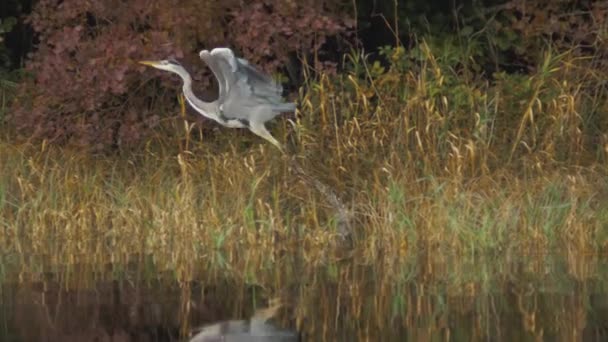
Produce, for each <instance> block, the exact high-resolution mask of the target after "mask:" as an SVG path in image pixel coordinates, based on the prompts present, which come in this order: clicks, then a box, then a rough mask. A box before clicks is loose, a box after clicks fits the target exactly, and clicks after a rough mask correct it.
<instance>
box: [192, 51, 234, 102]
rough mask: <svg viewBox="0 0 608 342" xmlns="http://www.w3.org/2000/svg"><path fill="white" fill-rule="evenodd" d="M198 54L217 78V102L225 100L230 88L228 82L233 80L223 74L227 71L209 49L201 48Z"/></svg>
mask: <svg viewBox="0 0 608 342" xmlns="http://www.w3.org/2000/svg"><path fill="white" fill-rule="evenodd" d="M198 55H199V57H200V58H201V59H202V60H203V61H204V62H205V63H207V66H209V69H211V72H213V75H215V78H216V79H217V83H218V89H219V98H218V102H219V103H222V102H224V101H225V100H226V96H227V95H228V91H229V89H230V82H231V81H234V80H232V79H227V78H226V77H225V76H224V75H226V74H227V73H226V72H225V70H224V69H223V66H222V64H221V63H218V60H217V58H216V57H214V56H212V55H211V53H209V51H207V50H202V51H201V52H200V53H199V54H198ZM228 75H230V74H228Z"/></svg>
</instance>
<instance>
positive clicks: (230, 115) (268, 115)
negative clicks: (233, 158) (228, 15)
mask: <svg viewBox="0 0 608 342" xmlns="http://www.w3.org/2000/svg"><path fill="white" fill-rule="evenodd" d="M199 56H200V58H201V59H202V60H203V61H204V62H205V63H207V65H208V66H209V69H211V72H213V75H214V76H215V78H216V79H217V82H218V85H219V96H218V99H217V100H215V101H212V102H205V101H202V100H201V99H199V98H197V97H196V96H195V95H194V92H193V91H192V77H191V76H190V73H188V71H187V70H186V69H185V68H184V67H183V66H182V65H181V64H180V63H178V62H177V61H175V60H173V59H167V60H160V61H140V62H139V63H141V64H144V65H148V66H152V67H154V68H157V69H160V70H166V71H170V72H172V73H175V74H177V75H179V76H180V77H181V79H182V81H183V87H182V90H183V93H184V97H185V98H186V101H187V102H188V104H189V105H190V106H191V107H192V108H194V110H196V111H197V112H198V113H200V114H201V115H203V116H205V117H207V118H209V119H212V120H215V121H216V122H218V123H219V124H221V125H223V126H225V127H230V128H249V130H250V131H252V132H253V133H255V134H257V135H259V136H260V137H262V138H264V139H266V140H268V141H269V142H271V143H272V144H273V145H275V146H276V147H277V148H279V150H281V151H283V148H282V146H281V144H280V143H279V142H278V141H277V140H276V139H275V138H274V137H273V136H272V135H271V134H270V132H268V130H267V129H266V126H265V125H264V124H265V123H266V122H267V121H270V120H272V119H273V118H274V117H276V116H277V115H279V114H281V113H284V112H293V111H295V109H296V105H295V103H288V102H283V99H282V97H281V93H282V92H283V87H282V86H281V85H280V84H278V83H277V82H275V81H274V80H273V79H272V78H271V77H270V76H269V75H267V74H265V73H263V72H262V71H260V70H259V69H258V68H256V67H255V66H253V65H251V64H250V63H249V62H248V61H247V60H245V59H242V58H237V57H236V56H235V55H234V52H233V51H232V50H230V49H229V48H215V49H213V50H211V52H209V51H207V50H202V51H201V52H200V53H199Z"/></svg>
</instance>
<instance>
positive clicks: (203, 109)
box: [178, 69, 223, 123]
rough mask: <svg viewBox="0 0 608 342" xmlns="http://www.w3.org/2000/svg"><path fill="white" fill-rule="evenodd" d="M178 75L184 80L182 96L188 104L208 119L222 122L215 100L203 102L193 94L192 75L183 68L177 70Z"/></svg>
mask: <svg viewBox="0 0 608 342" xmlns="http://www.w3.org/2000/svg"><path fill="white" fill-rule="evenodd" d="M178 75H179V76H180V77H181V78H182V80H183V81H184V85H183V87H182V89H183V91H184V97H186V101H188V103H189V104H190V106H191V107H192V108H194V109H195V110H196V111H197V112H199V113H200V114H201V115H203V116H205V117H207V118H209V119H213V120H215V121H218V122H220V123H221V122H223V120H222V119H221V118H220V117H219V115H218V113H219V107H218V104H217V102H215V101H213V102H205V101H203V100H201V99H199V98H198V97H196V95H194V92H193V91H192V77H190V74H188V72H187V71H186V70H185V69H182V70H179V72H178Z"/></svg>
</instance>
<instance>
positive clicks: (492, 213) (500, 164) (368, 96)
mask: <svg viewBox="0 0 608 342" xmlns="http://www.w3.org/2000/svg"><path fill="white" fill-rule="evenodd" d="M385 53H386V54H387V56H388V58H389V60H390V61H391V63H390V65H389V66H388V67H383V66H381V65H380V64H377V63H376V64H371V65H370V64H368V63H367V61H366V60H365V58H363V57H360V56H358V55H352V56H349V59H350V62H349V63H350V64H349V65H351V67H350V69H349V70H348V71H347V72H345V73H343V74H341V75H338V76H328V75H321V76H320V77H319V78H317V79H311V78H309V79H308V80H307V84H306V87H305V89H307V90H306V91H305V92H304V91H303V92H302V93H301V99H300V106H299V111H298V113H297V115H296V117H295V118H291V119H290V120H289V121H288V120H282V121H281V122H280V123H278V124H276V125H275V127H274V129H273V131H274V132H275V134H276V135H277V136H278V138H279V140H282V141H285V142H286V143H287V145H288V147H289V150H290V153H291V156H290V157H285V156H282V155H281V154H280V153H279V152H278V151H276V150H274V149H273V148H272V147H271V146H268V145H267V144H265V143H264V142H262V141H260V140H259V139H257V138H255V137H254V136H252V135H250V134H248V133H247V132H245V131H239V130H228V129H222V130H221V131H220V132H219V133H218V134H216V136H214V137H209V136H208V135H204V134H203V133H202V132H201V131H198V132H197V131H196V129H194V127H193V126H191V125H189V124H187V123H186V122H185V121H184V120H183V118H180V117H177V118H176V119H175V120H173V121H167V125H166V127H165V129H167V130H170V131H172V132H174V135H173V136H172V137H169V138H168V137H164V136H163V133H162V132H163V131H162V129H160V130H159V134H158V137H157V138H154V139H151V140H150V141H149V142H148V143H146V144H145V145H143V146H141V148H138V149H135V150H133V151H131V152H120V153H116V154H114V155H94V154H88V153H83V152H82V151H80V150H78V149H74V148H70V147H56V146H52V145H49V144H47V143H43V144H26V143H23V144H14V143H11V142H10V139H9V138H6V139H4V140H3V141H2V142H1V143H0V160H1V164H0V212H1V229H2V231H3V232H2V234H0V246H1V248H2V250H3V252H4V253H7V254H14V255H19V256H21V257H22V258H24V259H23V261H24V262H26V263H27V261H26V260H25V259H26V258H27V256H28V255H43V256H48V257H49V260H50V261H49V262H51V263H52V262H56V263H58V264H61V263H65V262H68V263H70V262H74V263H75V262H77V261H78V262H83V261H85V262H86V261H89V262H91V263H95V262H101V263H103V262H108V261H109V262H119V261H121V260H123V259H122V258H129V257H128V256H129V255H153V258H154V260H155V262H161V263H162V264H163V265H166V268H167V269H171V270H173V272H175V274H176V275H177V276H178V277H186V278H187V277H188V274H190V273H191V272H192V267H194V266H193V264H192V262H191V260H195V259H196V260H199V259H200V258H204V259H207V260H211V261H210V262H214V263H218V264H221V265H229V264H230V263H231V258H234V257H236V256H235V255H236V254H238V251H243V250H259V251H260V252H262V253H264V255H265V256H266V257H268V258H269V259H268V260H272V258H273V256H274V255H277V254H280V253H282V252H284V251H287V250H293V249H295V248H298V249H301V250H302V251H304V253H305V259H306V260H307V262H313V263H323V262H324V261H326V260H328V258H332V257H336V256H339V255H341V253H342V252H341V251H340V249H339V248H337V247H339V244H338V242H337V240H336V238H335V237H336V234H337V231H336V222H335V213H334V212H333V211H334V210H333V209H332V207H331V204H330V203H327V200H326V198H324V197H323V196H322V194H319V193H318V192H317V191H316V190H315V189H314V188H311V187H310V186H309V185H308V184H306V183H305V182H302V181H301V180H300V179H298V177H297V176H296V175H295V174H294V172H293V170H292V168H291V165H292V164H290V162H289V161H288V159H287V158H296V159H297V160H298V161H299V162H300V164H301V165H304V167H305V168H306V172H309V173H310V174H311V175H312V176H314V177H315V178H316V179H318V180H320V181H322V182H324V183H325V184H328V185H329V186H331V188H332V189H333V190H334V191H335V192H336V193H339V194H340V195H341V197H342V199H343V200H344V201H345V203H346V204H347V205H348V206H349V207H350V210H352V212H353V213H354V217H355V224H354V227H353V244H354V251H355V253H358V255H360V256H361V257H362V258H364V259H365V260H367V261H368V262H370V263H371V262H376V261H377V260H378V258H381V257H386V256H389V255H409V254H412V253H417V252H419V251H422V250H424V251H429V250H430V251H433V253H438V254H442V253H456V254H468V255H475V254H481V253H483V254H495V255H501V256H504V257H507V256H509V255H514V254H522V253H538V254H542V253H548V252H551V251H555V250H560V251H564V250H566V251H571V252H577V253H580V252H584V253H598V252H602V251H606V247H607V243H608V233H607V231H606V227H607V226H608V192H607V189H606V182H605V179H606V178H605V177H606V153H608V139H607V137H606V135H605V133H602V132H601V125H602V124H603V121H602V120H601V119H598V118H601V115H602V113H604V114H605V111H606V108H607V107H608V105H607V102H606V94H603V93H596V90H597V89H601V87H600V88H598V86H597V85H598V84H600V83H601V77H602V75H601V74H599V73H598V71H597V70H587V69H585V61H584V60H581V59H580V58H579V59H577V58H574V57H571V56H569V55H568V54H567V53H566V54H562V55H554V54H551V53H549V52H548V53H547V54H546V58H545V60H543V61H541V62H540V63H539V66H538V68H537V69H536V71H535V72H533V73H532V74H530V75H526V76H523V75H508V74H504V73H501V74H496V75H494V79H493V80H492V81H489V80H486V79H481V78H479V77H477V76H475V74H474V73H472V72H471V71H470V69H468V68H469V65H467V62H466V61H465V62H460V63H454V62H453V59H449V58H443V57H442V56H441V54H439V53H438V52H437V51H436V49H434V48H433V47H432V46H429V45H427V44H425V43H422V44H421V45H420V48H419V49H417V50H416V51H414V52H410V53H406V52H405V50H404V49H402V48H395V49H387V50H386V51H385ZM406 67H407V68H406ZM279 121H280V120H279ZM175 132H177V134H176V133H175ZM76 256H77V257H76ZM75 259H78V260H75Z"/></svg>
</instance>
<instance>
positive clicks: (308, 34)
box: [0, 0, 608, 149]
mask: <svg viewBox="0 0 608 342" xmlns="http://www.w3.org/2000/svg"><path fill="white" fill-rule="evenodd" d="M607 13H608V5H607V4H606V3H604V2H600V1H574V0H561V1H548V0H546V1H536V2H529V1H523V0H512V1H498V0H485V1H454V0H443V1H432V2H431V1H425V0H410V1H404V0H402V1H388V0H387V1H364V0H358V1H347V0H315V1H312V2H309V3H307V4H306V5H302V4H297V3H296V2H289V1H278V0H261V1H244V2H243V1H236V0H231V1H220V0H217V1H206V2H204V3H201V2H200V1H196V0H185V1H160V0H134V1H129V2H123V1H113V0H107V1H97V2H94V3H93V4H88V3H86V2H81V1H77V0H65V1H59V0H37V1H36V0H7V1H3V2H2V4H0V18H1V20H2V24H0V37H2V39H3V40H2V42H1V43H0V77H1V79H2V88H1V92H2V94H0V95H2V96H3V97H5V98H9V99H10V103H11V109H10V110H8V109H7V107H6V106H3V112H2V113H3V114H2V122H3V125H6V126H7V127H10V128H11V129H13V130H14V132H17V133H18V136H19V137H21V138H27V139H31V138H34V139H47V140H48V141H52V142H60V143H64V142H71V143H76V144H78V145H79V146H83V147H93V148H94V149H105V148H108V147H113V148H115V147H122V148H128V147H129V146H132V145H134V144H137V143H138V142H140V141H142V140H144V139H145V138H146V137H148V136H149V134H150V132H152V131H154V129H156V128H157V126H158V123H159V121H160V120H161V118H162V117H163V115H165V114H164V113H166V112H170V111H171V108H175V96H174V95H175V92H173V91H169V90H167V87H168V86H169V87H173V88H176V87H178V86H179V83H178V82H177V80H175V79H173V78H171V77H163V78H160V79H159V78H158V77H156V76H158V75H159V74H160V73H158V74H154V73H153V72H151V71H150V70H147V71H146V72H147V74H143V72H144V69H143V68H142V67H141V66H138V65H137V64H136V63H135V61H136V60H138V59H142V58H146V59H150V58H166V57H176V58H180V59H182V60H183V61H184V63H185V64H186V65H188V66H189V69H190V70H191V72H192V73H193V74H194V75H195V80H197V81H198V82H200V85H199V86H198V87H199V88H200V89H213V85H212V82H211V80H210V78H209V74H208V71H207V70H206V68H205V67H204V65H203V64H202V63H200V61H198V60H197V52H198V51H199V50H200V49H202V48H213V47H216V46H230V47H232V48H233V49H235V50H236V51H237V52H238V54H240V55H243V56H245V57H246V58H248V59H250V60H251V61H253V62H254V63H256V64H258V65H260V66H261V67H262V68H264V69H265V70H267V71H268V72H273V73H275V74H276V75H279V74H280V75H282V76H283V77H282V80H283V81H285V83H286V89H287V90H289V91H292V92H293V91H295V90H297V88H298V87H299V86H300V85H301V82H302V80H303V77H304V75H308V76H310V75H313V76H314V75H315V74H317V73H318V72H321V71H322V72H328V73H333V72H336V71H345V70H346V71H348V69H349V64H348V63H344V61H345V59H344V58H343V56H344V55H345V54H349V53H350V54H359V53H360V52H363V53H366V54H367V55H368V58H369V59H370V60H377V61H379V62H380V63H382V64H383V65H386V64H387V59H386V56H387V55H388V53H384V54H383V53H382V52H383V51H384V52H386V51H387V49H390V48H391V47H395V46H400V45H402V46H404V47H406V48H407V49H408V51H410V50H415V49H416V47H417V46H418V45H419V43H420V42H421V41H423V40H424V41H426V42H428V43H430V44H432V45H435V46H442V47H443V48H444V51H450V50H449V49H452V50H453V54H452V55H450V56H448V58H453V59H454V60H455V61H456V62H455V66H456V68H457V61H458V60H462V59H463V58H466V59H472V60H474V65H475V67H476V69H477V70H476V71H478V72H479V75H482V76H483V77H486V78H488V79H490V80H491V79H492V78H493V75H494V74H495V73H496V72H498V71H501V72H507V73H527V72H530V71H532V70H531V69H533V68H534V66H535V65H537V62H538V60H539V58H541V54H542V53H543V51H545V50H546V49H545V48H546V47H548V46H551V48H555V49H558V50H560V49H561V50H572V49H573V50H576V52H577V53H579V54H581V55H595V56H596V58H594V59H593V61H592V63H594V66H595V67H597V68H599V70H606V65H607V64H608V63H607V62H606V58H605V56H606V55H608V53H607V51H608V49H607V45H608V43H606V41H608V40H606V39H602V38H601V37H602V36H603V35H605V32H606V19H605V18H606V17H607ZM204 95H205V96H206V97H212V96H213V91H212V90H211V91H208V92H207V93H205V94H204ZM196 119H197V120H203V119H202V118H199V117H196ZM598 125H599V123H598Z"/></svg>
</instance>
